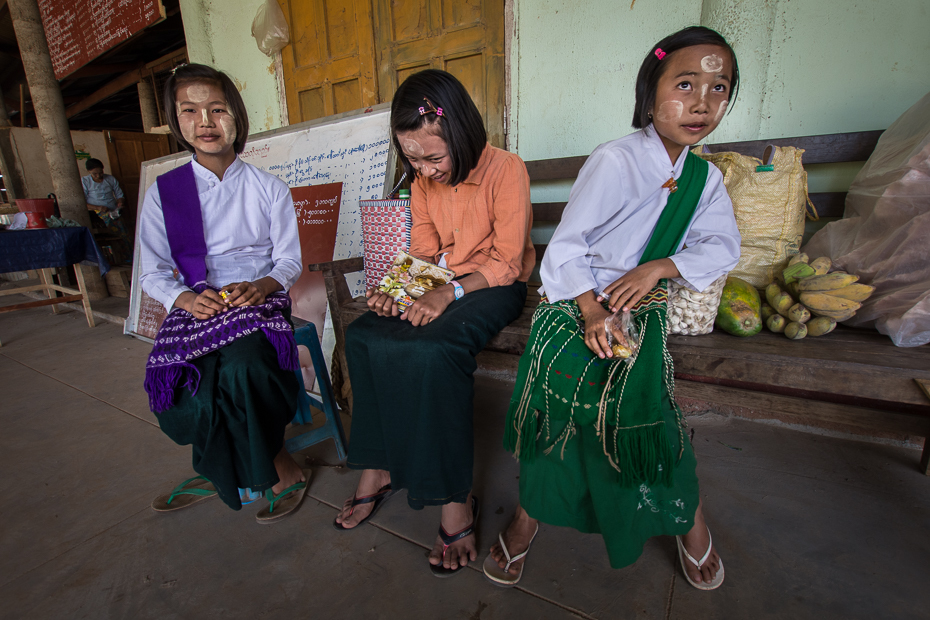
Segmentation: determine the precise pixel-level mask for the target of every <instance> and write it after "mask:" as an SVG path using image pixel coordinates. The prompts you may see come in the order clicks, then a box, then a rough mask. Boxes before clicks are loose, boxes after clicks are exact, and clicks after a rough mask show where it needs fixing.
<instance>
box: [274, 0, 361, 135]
mask: <svg viewBox="0 0 930 620" xmlns="http://www.w3.org/2000/svg"><path fill="white" fill-rule="evenodd" d="M280 2H281V8H282V9H283V10H284V14H285V16H286V17H287V22H288V25H289V26H290V32H291V44H290V45H288V46H287V47H285V48H284V49H283V50H281V60H282V62H283V64H284V89H285V93H286V96H287V114H288V121H289V122H290V123H291V124H294V123H299V122H302V121H309V120H313V119H316V118H321V117H323V116H329V115H331V114H340V113H342V112H350V111H352V110H357V109H359V108H366V107H368V106H372V105H375V104H376V103H378V102H379V99H378V82H377V75H376V70H375V50H374V34H373V31H372V23H371V2H370V0H280Z"/></svg>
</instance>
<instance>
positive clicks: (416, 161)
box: [397, 124, 452, 185]
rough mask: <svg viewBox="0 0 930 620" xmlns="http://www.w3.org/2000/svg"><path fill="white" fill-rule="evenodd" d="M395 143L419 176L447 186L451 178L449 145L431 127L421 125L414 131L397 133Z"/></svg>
mask: <svg viewBox="0 0 930 620" xmlns="http://www.w3.org/2000/svg"><path fill="white" fill-rule="evenodd" d="M397 141H398V142H399V143H400V148H401V150H402V151H403V152H404V157H406V158H407V160H408V161H409V162H410V165H411V166H413V168H414V170H416V171H417V172H419V173H420V175H421V176H424V177H427V178H429V179H432V180H433V181H435V182H437V183H444V184H447V185H448V183H449V179H450V178H452V158H451V157H450V156H449V145H447V144H446V141H445V140H443V139H442V138H440V137H439V136H438V135H437V132H436V129H435V128H434V127H433V125H429V124H427V125H423V126H422V127H421V128H420V129H417V130H416V131H398V132H397Z"/></svg>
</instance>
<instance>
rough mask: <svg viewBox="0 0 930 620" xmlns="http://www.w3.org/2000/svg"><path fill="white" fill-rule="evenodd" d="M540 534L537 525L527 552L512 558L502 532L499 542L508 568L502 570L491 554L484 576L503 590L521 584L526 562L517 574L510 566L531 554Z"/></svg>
mask: <svg viewBox="0 0 930 620" xmlns="http://www.w3.org/2000/svg"><path fill="white" fill-rule="evenodd" d="M538 533H539V525H538V524H537V525H536V531H535V532H533V536H532V537H531V538H530V542H529V544H528V545H527V546H526V551H524V552H523V553H518V554H517V555H515V556H513V557H511V556H510V550H509V549H507V545H505V544H504V533H503V532H501V533H500V534H498V535H497V540H499V541H500V543H501V551H503V552H504V557H505V558H507V566H505V567H504V568H501V567H500V565H499V564H498V563H497V562H496V561H495V560H494V557H493V556H491V554H488V557H487V558H485V560H484V576H485V577H487V578H488V579H490V580H491V583H493V584H494V585H496V586H500V587H502V588H512V587H513V586H515V585H517V583H519V581H520V578H521V577H523V567H524V566H526V562H524V563H523V564H521V565H520V568H519V570H517V571H516V572H510V565H511V564H513V563H514V562H519V561H520V560H522V559H523V558H525V557H526V554H527V553H529V552H530V547H531V546H532V545H533V540H534V539H535V538H536V534H538Z"/></svg>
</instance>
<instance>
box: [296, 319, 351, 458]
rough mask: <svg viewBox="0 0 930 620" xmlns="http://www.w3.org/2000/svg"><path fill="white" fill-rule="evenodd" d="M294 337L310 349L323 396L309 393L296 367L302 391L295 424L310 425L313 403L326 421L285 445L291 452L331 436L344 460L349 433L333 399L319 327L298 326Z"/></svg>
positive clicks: (299, 395)
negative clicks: (347, 433) (317, 332)
mask: <svg viewBox="0 0 930 620" xmlns="http://www.w3.org/2000/svg"><path fill="white" fill-rule="evenodd" d="M294 339H295V340H296V341H297V344H298V345H303V346H305V347H307V349H309V351H310V359H311V360H313V370H314V371H315V372H316V379H317V383H319V385H320V396H321V399H317V398H316V397H315V396H312V395H311V394H310V393H308V392H307V389H306V386H305V385H304V377H303V374H302V373H301V372H300V370H297V371H296V374H297V381H298V382H299V383H300V393H299V394H298V404H297V414H296V415H295V416H294V424H309V423H311V422H312V421H313V414H312V413H311V412H310V405H313V406H314V407H316V408H317V409H319V410H320V411H322V412H323V413H324V414H325V415H326V423H325V424H324V425H323V426H321V427H319V428H315V429H313V430H312V431H308V432H306V433H303V434H302V435H298V436H296V437H292V438H290V439H288V440H287V441H286V442H285V444H284V447H285V448H287V451H288V452H298V451H300V450H303V449H304V448H306V447H308V446H312V445H314V444H317V443H320V442H321V441H326V440H327V439H329V438H332V440H333V442H334V443H335V444H336V454H337V455H338V456H339V460H340V461H344V460H345V458H346V434H345V431H344V430H343V428H342V420H341V419H340V418H339V409H338V407H337V406H336V399H335V398H333V384H332V383H331V382H330V380H329V371H327V370H326V361H325V360H324V359H323V349H322V348H321V347H320V339H319V337H318V336H317V334H316V326H314V325H313V323H308V324H306V325H304V326H303V327H300V328H298V329H297V330H295V331H294Z"/></svg>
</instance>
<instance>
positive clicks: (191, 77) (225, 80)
mask: <svg viewBox="0 0 930 620" xmlns="http://www.w3.org/2000/svg"><path fill="white" fill-rule="evenodd" d="M191 82H207V83H212V84H215V85H216V86H219V87H220V88H221V89H222V90H223V95H224V96H225V97H226V106H227V107H228V108H229V112H230V113H231V114H232V115H233V118H234V119H235V121H236V139H235V140H234V141H233V148H234V149H235V151H236V155H238V154H239V153H241V152H242V151H243V150H245V142H246V140H248V138H249V113H248V111H247V110H246V109H245V103H244V102H243V101H242V95H240V94H239V91H238V89H236V85H235V84H233V81H232V80H231V79H229V76H228V75H226V74H225V73H223V72H222V71H217V70H216V69H214V68H213V67H208V66H207V65H198V64H190V65H181V66H180V67H178V68H177V69H175V71H174V73H173V74H172V75H171V77H169V78H168V81H167V82H165V93H164V97H163V99H164V107H165V116H167V117H168V127H169V128H170V129H171V134H172V135H173V136H174V137H175V139H176V140H177V141H178V142H179V143H180V144H181V146H183V147H184V148H186V149H187V150H188V151H190V152H191V153H193V152H194V147H192V146H191V145H190V144H188V142H187V140H185V139H184V136H183V135H182V134H181V127H180V126H179V125H178V115H177V114H176V112H175V110H177V93H178V88H180V87H181V86H183V85H184V84H190V83H191Z"/></svg>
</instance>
